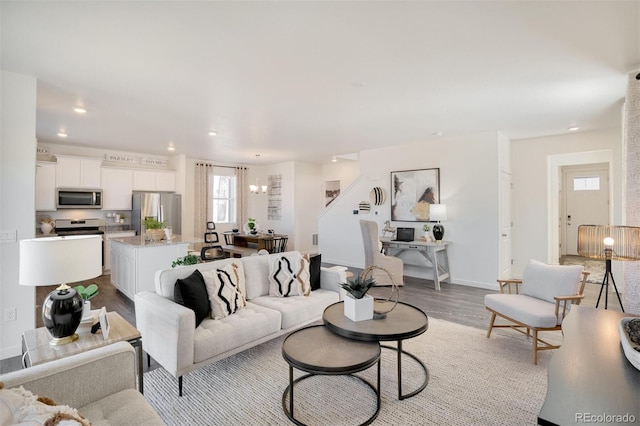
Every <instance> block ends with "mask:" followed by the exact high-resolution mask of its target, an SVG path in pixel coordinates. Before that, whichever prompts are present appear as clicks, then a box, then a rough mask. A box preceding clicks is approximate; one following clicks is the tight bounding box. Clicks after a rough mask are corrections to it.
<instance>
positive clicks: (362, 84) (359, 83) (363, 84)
mask: <svg viewBox="0 0 640 426" xmlns="http://www.w3.org/2000/svg"><path fill="white" fill-rule="evenodd" d="M351 85H352V86H353V87H366V86H367V82H366V81H354V82H352V83H351Z"/></svg>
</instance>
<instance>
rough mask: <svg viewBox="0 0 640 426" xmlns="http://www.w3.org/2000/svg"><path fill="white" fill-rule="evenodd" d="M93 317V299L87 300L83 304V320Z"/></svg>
mask: <svg viewBox="0 0 640 426" xmlns="http://www.w3.org/2000/svg"><path fill="white" fill-rule="evenodd" d="M89 319H91V300H85V301H84V304H83V305H82V321H87V320H89Z"/></svg>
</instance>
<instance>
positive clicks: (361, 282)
mask: <svg viewBox="0 0 640 426" xmlns="http://www.w3.org/2000/svg"><path fill="white" fill-rule="evenodd" d="M374 285H376V282H375V280H374V279H373V278H364V279H363V278H362V277H361V276H360V275H357V276H356V278H355V279H354V280H347V282H346V283H340V287H342V288H344V289H345V290H346V291H347V292H348V293H349V294H350V295H351V296H353V298H354V299H362V298H363V297H364V296H365V295H366V294H367V292H368V291H369V289H370V288H371V287H373V286H374Z"/></svg>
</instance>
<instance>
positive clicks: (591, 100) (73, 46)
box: [0, 1, 640, 164]
mask: <svg viewBox="0 0 640 426" xmlns="http://www.w3.org/2000/svg"><path fill="white" fill-rule="evenodd" d="M0 7H1V9H0V12H1V20H2V21H1V24H2V28H1V36H2V39H1V42H2V69H3V70H8V71H13V72H17V73H21V74H27V75H33V76H35V77H37V78H38V99H37V105H38V110H37V137H38V140H40V141H46V142H61V143H65V144H77V145H82V146H90V147H102V148H109V149H118V150H125V151H135V152H141V153H148V154H163V155H167V154H170V153H169V152H168V151H167V146H168V145H169V144H170V143H173V145H174V146H175V148H176V150H175V153H182V154H186V155H187V156H189V157H193V158H199V159H212V160H217V161H220V162H239V163H252V162H254V161H255V154H256V153H260V154H261V157H260V160H258V161H260V162H262V163H263V164H266V163H273V162H280V161H290V160H297V161H309V162H317V163H325V162H328V161H329V160H330V159H331V157H332V156H333V155H341V154H349V153H353V152H358V151H360V150H363V149H370V148H376V147H380V146H388V145H394V144H403V143H410V142H419V141H426V140H431V139H433V138H437V137H438V136H435V135H434V134H435V133H437V132H443V134H444V137H464V135H465V134H469V133H474V132H484V131H491V132H495V131H497V130H500V131H502V132H503V133H504V134H506V135H507V136H508V137H509V138H512V139H520V138H532V137H540V136H546V135H553V134H561V133H565V132H567V128H568V127H569V126H572V125H578V126H580V127H581V131H589V130H594V129H600V128H610V127H615V126H619V125H620V107H621V104H622V101H623V98H624V94H625V90H626V80H627V75H628V73H630V72H632V71H637V70H638V69H639V68H640V2H639V1H602V2H597V1H591V2H578V1H567V2H559V1H503V2H489V1H474V2H459V1H424V2H418V1H411V2H400V1H389V2H384V1H377V2H369V1H354V2H339V1H321V2H310V1H296V2H284V1H280V2H241V1H218V2H213V1H199V2H190V1H173V2H141V1H135V2H134V1H129V2H122V1H121V2H115V1H114V2H97V1H86V2H71V1H69V2H62V1H44V2H35V1H30V2H27V1H15V2H11V1H2V3H1V6H0ZM76 104H82V105H84V106H85V107H86V108H87V110H88V113H87V114H85V115H82V116H80V115H77V114H76V113H74V112H73V111H72V107H73V106H74V105H76ZM212 128H215V130H216V131H217V132H218V135H217V136H215V137H211V136H208V134H207V133H208V131H209V130H210V129H212ZM60 130H65V131H66V132H67V133H68V135H69V136H68V137H67V138H66V139H64V140H61V139H60V138H58V136H57V133H58V132H59V131H60Z"/></svg>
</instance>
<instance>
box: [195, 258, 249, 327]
mask: <svg viewBox="0 0 640 426" xmlns="http://www.w3.org/2000/svg"><path fill="white" fill-rule="evenodd" d="M202 276H203V277H204V283H205V285H206V287H207V293H208V295H209V303H210V305H211V317H212V318H213V319H220V318H224V317H226V316H229V315H231V314H233V313H235V312H236V311H237V310H238V309H242V308H244V305H245V304H246V300H245V297H244V293H243V291H242V290H241V289H242V288H244V271H243V269H242V263H241V262H233V263H229V264H226V265H224V266H223V267H221V268H216V269H210V270H207V271H204V273H203V274H202Z"/></svg>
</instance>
